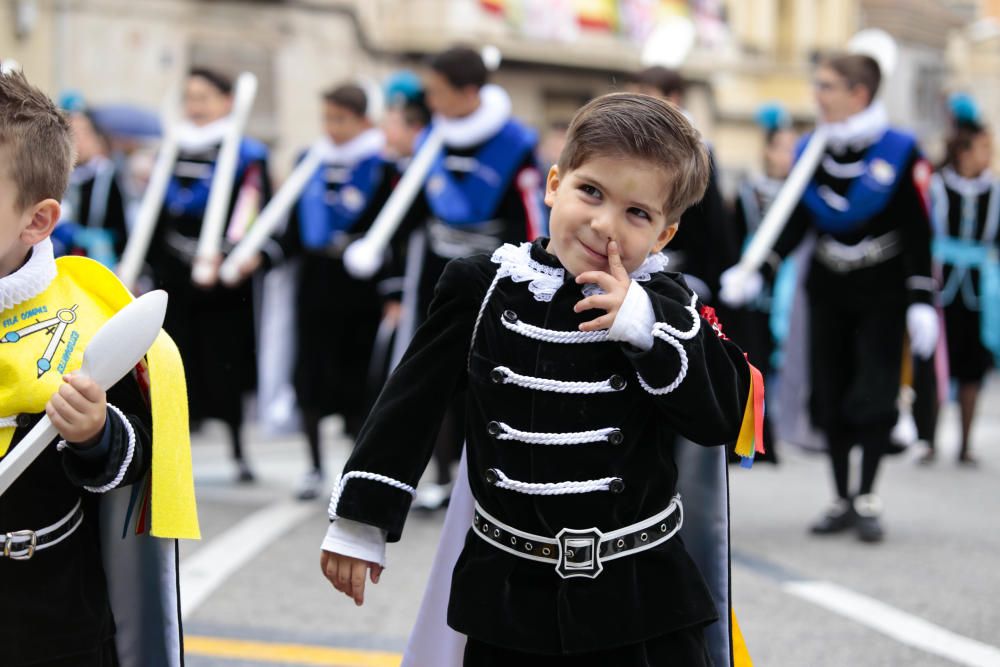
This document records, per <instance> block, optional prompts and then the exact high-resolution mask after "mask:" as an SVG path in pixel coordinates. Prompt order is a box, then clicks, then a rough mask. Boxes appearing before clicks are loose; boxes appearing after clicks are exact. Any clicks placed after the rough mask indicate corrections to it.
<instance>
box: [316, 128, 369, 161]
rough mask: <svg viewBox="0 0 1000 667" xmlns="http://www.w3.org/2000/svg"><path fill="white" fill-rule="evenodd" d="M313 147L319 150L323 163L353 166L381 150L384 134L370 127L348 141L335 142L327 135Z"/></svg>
mask: <svg viewBox="0 0 1000 667" xmlns="http://www.w3.org/2000/svg"><path fill="white" fill-rule="evenodd" d="M313 148H314V149H315V150H317V151H319V155H320V158H322V160H323V163H324V164H335V165H340V166H344V167H353V166H354V165H356V164H357V163H358V162H361V161H362V160H364V159H366V158H369V157H371V156H372V155H375V154H378V153H381V152H382V149H383V148H385V135H384V134H382V130H379V129H377V128H374V127H370V128H368V129H367V130H365V131H364V132H362V133H361V134H359V135H358V136H356V137H354V138H353V139H351V140H350V141H347V142H345V143H342V144H335V143H333V141H332V140H331V139H330V138H329V137H323V138H322V139H320V140H319V141H317V142H316V143H315V144H313Z"/></svg>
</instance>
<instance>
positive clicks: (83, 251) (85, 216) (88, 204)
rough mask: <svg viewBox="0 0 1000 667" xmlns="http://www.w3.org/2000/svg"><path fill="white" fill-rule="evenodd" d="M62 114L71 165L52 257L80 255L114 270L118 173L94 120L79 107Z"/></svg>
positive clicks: (121, 243) (120, 203) (118, 250)
mask: <svg viewBox="0 0 1000 667" xmlns="http://www.w3.org/2000/svg"><path fill="white" fill-rule="evenodd" d="M68 111H70V125H71V127H72V128H73V144H74V147H75V151H76V166H75V167H74V169H73V173H72V174H70V178H69V186H68V187H67V188H66V192H65V193H64V194H63V197H62V218H61V219H60V220H59V225H58V226H57V227H56V229H55V231H54V232H53V233H52V240H53V244H54V245H55V246H56V255H57V256H58V255H67V254H71V255H85V256H87V257H90V258H91V259H94V260H97V261H98V262H100V263H101V264H104V265H105V266H107V267H109V268H110V267H114V265H115V263H116V262H117V261H118V258H119V257H121V254H122V251H123V250H124V249H125V238H126V235H127V233H128V231H127V229H128V225H127V224H126V221H125V198H124V197H123V196H122V188H121V186H120V185H119V182H118V169H117V166H116V165H115V163H114V161H113V160H112V159H111V158H110V144H109V140H108V137H107V136H105V135H104V133H103V132H102V131H101V130H100V128H99V127H98V126H97V124H96V123H95V120H94V116H93V115H92V114H91V113H90V112H89V111H88V110H87V109H86V108H85V107H79V108H73V109H68Z"/></svg>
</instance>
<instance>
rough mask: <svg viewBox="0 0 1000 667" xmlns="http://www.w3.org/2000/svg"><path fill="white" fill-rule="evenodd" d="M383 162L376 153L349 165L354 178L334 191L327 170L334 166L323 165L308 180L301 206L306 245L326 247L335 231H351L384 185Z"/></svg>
mask: <svg viewBox="0 0 1000 667" xmlns="http://www.w3.org/2000/svg"><path fill="white" fill-rule="evenodd" d="M383 165H384V161H383V160H382V157H381V156H380V155H378V154H377V153H375V154H372V155H370V156H368V157H366V158H364V159H363V160H361V161H359V162H358V163H357V164H355V165H354V166H353V167H349V168H348V167H345V169H350V172H351V173H350V177H349V178H348V179H347V181H346V182H344V183H340V184H338V185H337V186H336V188H335V189H334V190H333V191H332V192H331V191H329V190H328V185H327V180H326V171H327V169H329V168H330V167H331V165H327V164H324V165H320V167H319V169H317V170H316V171H315V173H313V175H312V177H311V178H310V179H309V182H308V183H306V187H305V189H304V190H303V191H302V196H301V197H300V198H299V203H298V205H297V207H298V210H297V212H298V216H299V234H300V235H301V238H302V244H303V245H304V246H305V247H307V248H309V249H311V250H317V249H320V248H325V247H326V246H328V245H330V243H331V241H332V240H333V235H334V234H335V233H337V232H349V231H351V229H352V228H353V227H354V225H355V224H356V223H357V221H358V219H359V218H360V217H361V215H362V214H363V213H364V212H365V211H366V210H367V209H368V206H369V204H370V203H371V198H372V195H374V194H375V191H376V190H377V189H378V187H379V186H380V185H381V184H382V179H383V178H384V177H385V169H384V168H383ZM332 166H336V165H332Z"/></svg>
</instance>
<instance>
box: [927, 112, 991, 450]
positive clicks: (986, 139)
mask: <svg viewBox="0 0 1000 667" xmlns="http://www.w3.org/2000/svg"><path fill="white" fill-rule="evenodd" d="M950 102H951V109H952V115H953V117H954V128H953V130H952V133H951V136H950V137H949V138H948V142H947V155H946V157H945V160H944V164H943V166H942V167H941V169H940V171H939V172H938V173H937V174H935V175H934V178H933V180H932V185H931V201H932V207H931V215H932V218H933V221H934V228H935V232H936V238H935V240H934V258H935V260H936V261H938V262H940V263H941V265H942V267H943V270H944V272H943V284H942V288H941V302H942V305H943V306H944V316H945V333H946V340H947V344H948V367H949V369H950V373H951V377H952V379H954V380H955V381H956V382H957V383H958V406H959V411H960V414H961V424H962V438H961V449H960V450H959V455H958V460H959V462H960V463H964V464H975V462H976V459H975V457H973V455H972V450H971V440H970V437H971V432H972V425H973V421H974V418H975V414H976V403H977V402H978V399H979V390H980V387H981V386H982V382H983V377H984V376H985V375H986V373H987V372H988V371H989V370H990V369H991V368H992V367H993V364H994V361H995V360H996V359H998V358H1000V273H998V271H1000V269H998V267H997V252H998V243H1000V240H998V234H997V230H998V228H1000V180H998V179H997V178H996V176H995V175H994V174H993V172H992V171H991V170H990V164H991V163H992V161H993V138H992V134H991V132H990V131H989V129H987V127H986V126H985V125H984V124H983V122H982V118H981V116H980V114H979V109H978V106H977V105H976V103H975V101H974V100H973V99H972V98H971V97H969V96H967V95H955V96H953V97H952V98H951V100H950ZM933 456H934V450H933V449H931V450H930V452H929V457H930V458H933Z"/></svg>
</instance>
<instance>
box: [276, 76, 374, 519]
mask: <svg viewBox="0 0 1000 667" xmlns="http://www.w3.org/2000/svg"><path fill="white" fill-rule="evenodd" d="M372 104H373V102H372V101H371V100H369V99H368V96H367V94H366V93H365V91H364V89H362V88H361V87H360V86H358V85H356V84H353V83H344V84H341V85H338V86H336V87H334V88H332V89H330V90H329V91H327V92H325V93H324V94H323V128H324V132H325V136H324V137H323V138H322V139H320V140H319V142H318V144H317V145H316V146H314V147H313V148H312V149H310V150H318V151H320V152H321V157H322V160H321V162H320V167H319V168H318V169H316V171H315V172H314V173H313V175H312V177H311V178H310V179H309V181H308V182H307V183H306V185H305V188H304V190H303V191H302V194H301V196H300V197H299V199H298V202H297V203H296V204H295V205H294V207H293V208H292V209H291V212H290V217H289V223H288V226H287V227H286V229H285V232H284V234H283V235H282V236H281V237H280V238H278V239H277V241H278V242H277V244H270V245H267V246H265V247H264V252H265V254H266V253H267V252H268V251H270V252H271V256H270V257H269V258H268V262H269V263H271V262H274V261H275V260H276V259H278V254H279V252H280V255H281V256H284V257H299V258H301V267H300V270H299V286H298V296H297V297H296V316H295V317H296V329H297V345H296V362H295V371H294V385H295V394H296V399H297V402H298V406H299V409H300V411H301V414H302V420H303V425H304V428H305V433H306V439H307V441H308V444H309V457H310V462H311V468H310V470H309V471H308V472H307V473H306V476H305V477H304V479H303V481H302V484H301V485H300V488H299V491H298V497H299V498H300V499H302V500H309V499H312V498H315V497H317V496H318V495H319V494H320V493H321V492H322V491H323V489H322V484H323V467H322V456H321V448H320V430H319V423H320V420H321V419H322V418H323V417H325V416H327V415H330V414H335V413H336V414H340V415H342V416H343V418H344V430H345V432H346V433H347V434H348V435H350V436H352V437H353V436H355V435H357V432H358V429H359V428H360V426H361V422H362V421H363V419H364V417H365V414H366V412H367V409H366V408H367V407H368V406H366V404H365V385H366V383H367V381H368V372H369V366H370V364H371V357H372V350H373V345H374V342H375V338H376V332H377V330H378V325H379V320H380V319H381V316H382V299H381V297H380V295H379V291H378V284H377V280H358V279H355V278H353V277H352V276H351V275H350V274H348V273H347V272H346V271H345V269H344V264H343V261H342V255H343V250H344V248H346V247H347V245H348V244H349V243H350V242H351V241H353V240H354V239H356V238H358V237H359V236H360V235H363V234H364V233H365V231H367V229H368V226H369V225H370V224H371V222H372V220H373V219H374V217H375V215H376V214H377V213H378V212H379V210H380V209H381V208H382V205H383V204H384V203H385V200H386V199H387V198H388V196H389V193H390V192H391V190H392V183H393V179H392V177H393V173H392V164H391V163H390V162H388V161H387V160H386V159H385V158H384V156H383V152H384V149H385V135H384V134H383V133H382V131H381V130H379V129H378V128H376V127H374V125H373V123H372V120H371V118H370V116H369V110H370V106H372ZM276 245H277V246H279V247H280V251H277V252H276V251H275V246H276ZM331 295H335V302H336V305H335V306H334V305H333V301H331Z"/></svg>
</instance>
